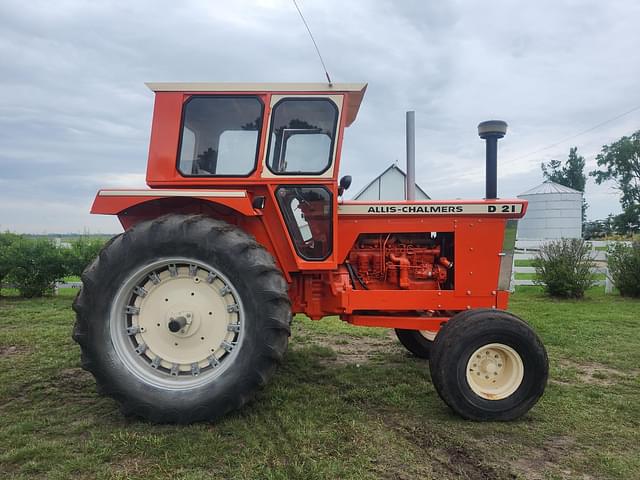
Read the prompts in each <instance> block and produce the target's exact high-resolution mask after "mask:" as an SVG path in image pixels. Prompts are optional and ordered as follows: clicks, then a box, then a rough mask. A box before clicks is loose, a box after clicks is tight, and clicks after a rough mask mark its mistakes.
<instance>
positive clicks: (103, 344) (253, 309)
mask: <svg viewBox="0 0 640 480" xmlns="http://www.w3.org/2000/svg"><path fill="white" fill-rule="evenodd" d="M170 256H174V257H177V256H179V257H185V258H192V259H195V260H200V261H203V262H206V263H208V264H210V265H211V266H213V267H215V268H217V269H218V270H219V271H220V272H222V273H224V274H225V275H226V276H227V278H228V279H229V280H230V281H231V283H232V284H233V286H234V287H235V289H236V290H237V292H238V294H239V295H240V297H241V300H242V303H243V306H244V309H245V312H244V314H245V315H244V325H245V326H244V333H243V336H242V337H241V338H242V340H241V342H242V348H241V349H240V351H238V355H237V356H236V357H235V358H234V360H233V363H232V364H231V365H229V367H228V368H227V369H226V370H224V371H223V372H222V373H221V374H220V375H219V376H218V377H216V378H214V379H212V381H211V382H209V383H206V384H204V385H201V386H198V387H193V388H190V389H181V390H167V389H162V388H157V387H156V386H154V385H151V384H148V383H145V382H143V381H142V380H138V379H137V378H136V377H135V376H134V375H132V374H131V373H130V372H129V371H128V370H127V367H126V366H125V365H124V364H123V363H122V361H121V359H120V358H119V357H118V355H117V353H116V352H115V349H114V346H113V343H112V341H111V336H110V329H109V322H110V307H111V304H112V302H113V300H114V296H115V295H116V293H117V291H118V289H119V288H120V286H121V285H122V284H123V282H124V281H125V280H126V279H127V278H128V276H129V275H131V274H132V272H134V271H136V270H137V269H139V268H141V267H142V266H144V265H148V264H150V263H152V262H153V261H155V260H157V259H158V258H162V257H170ZM82 282H83V286H82V289H81V291H80V292H79V294H78V296H77V297H76V300H75V302H74V304H73V309H74V310H75V311H76V324H75V327H74V331H73V339H74V340H75V341H76V342H78V343H79V344H80V347H81V350H82V367H83V368H84V369H85V370H88V371H89V372H91V373H92V374H93V375H94V377H95V378H96V382H97V385H98V391H99V392H100V393H101V394H105V395H108V396H110V397H113V398H114V399H115V400H117V401H118V403H119V404H120V406H121V409H122V411H123V413H124V414H125V415H127V416H137V417H142V418H145V419H147V420H149V421H152V422H154V423H191V422H197V421H212V420H216V419H218V418H220V417H222V416H223V415H225V414H226V413H228V412H230V411H232V410H236V409H239V408H240V407H242V406H243V405H244V404H246V403H247V402H248V401H249V400H250V399H251V398H252V397H253V396H254V394H255V393H256V391H257V390H258V388H259V387H261V386H264V385H265V384H266V383H267V382H268V381H269V379H270V378H271V377H272V375H273V374H274V371H275V369H276V366H277V364H278V363H279V362H280V361H281V360H282V358H283V355H284V353H285V351H286V349H287V343H288V337H289V335H290V324H291V305H290V300H289V296H288V294H287V290H288V286H287V283H286V281H285V280H284V278H283V277H282V274H281V272H280V270H279V269H278V268H277V267H276V265H275V262H274V260H273V258H272V257H271V255H270V254H269V253H268V252H267V251H266V250H265V249H264V248H263V247H262V246H261V245H260V244H258V243H257V242H256V241H255V240H254V239H253V238H252V237H250V236H249V235H247V234H246V233H244V232H243V231H241V230H240V229H238V228H237V227H234V226H232V225H229V224H227V223H225V222H222V221H218V220H214V219H211V218H209V217H205V216H201V215H173V214H171V215H165V216H163V217H160V218H158V219H155V220H151V221H145V222H142V223H139V224H137V225H135V226H134V227H132V228H131V229H129V230H127V231H126V232H125V233H123V234H121V235H119V236H117V237H115V238H114V239H112V240H111V241H110V242H109V243H108V244H107V245H106V246H105V247H104V249H103V250H102V251H101V252H100V255H99V257H98V258H97V259H96V260H94V262H93V263H92V264H91V265H89V267H87V269H86V270H85V271H84V273H83V274H82Z"/></svg>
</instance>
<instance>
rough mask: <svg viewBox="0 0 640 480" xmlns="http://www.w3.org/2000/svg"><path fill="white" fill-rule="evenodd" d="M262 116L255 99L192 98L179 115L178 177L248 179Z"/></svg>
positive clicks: (256, 149) (260, 103)
mask: <svg viewBox="0 0 640 480" xmlns="http://www.w3.org/2000/svg"><path fill="white" fill-rule="evenodd" d="M262 116H263V106H262V102H261V101H260V100H259V99H258V98H256V97H206V96H200V97H198V96H196V97H191V99H189V100H188V101H187V102H186V104H185V106H184V110H183V115H182V132H181V136H180V152H179V158H178V170H179V171H180V173H182V174H183V175H186V176H192V175H193V176H218V175H220V176H246V175H249V174H250V173H251V172H252V171H253V170H255V167H256V157H257V153H258V145H259V142H260V128H261V126H262Z"/></svg>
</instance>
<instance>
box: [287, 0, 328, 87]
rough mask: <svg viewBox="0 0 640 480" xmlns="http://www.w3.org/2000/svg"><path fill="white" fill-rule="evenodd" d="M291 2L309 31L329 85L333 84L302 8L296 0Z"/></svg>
mask: <svg viewBox="0 0 640 480" xmlns="http://www.w3.org/2000/svg"><path fill="white" fill-rule="evenodd" d="M292 1H293V4H294V5H295V7H296V10H298V13H299V14H300V18H301V19H302V23H304V26H305V27H306V28H307V32H309V37H311V41H312V42H313V46H314V47H316V52H317V53H318V58H319V59H320V63H321V64H322V69H323V70H324V74H325V75H326V76H327V81H328V82H329V86H330V87H331V86H333V83H332V82H331V77H330V76H329V72H327V66H326V65H325V64H324V60H323V59H322V55H321V54H320V49H319V48H318V44H317V43H316V39H315V38H313V33H311V29H310V28H309V25H307V21H306V20H305V19H304V15H302V10H300V7H299V6H298V4H297V3H296V0H292Z"/></svg>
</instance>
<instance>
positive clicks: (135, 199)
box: [91, 189, 261, 217]
mask: <svg viewBox="0 0 640 480" xmlns="http://www.w3.org/2000/svg"><path fill="white" fill-rule="evenodd" d="M189 198H191V199H194V200H197V201H199V202H200V201H204V202H208V203H210V204H212V205H222V206H224V207H227V208H230V209H232V210H235V211H236V212H238V213H240V214H242V215H244V216H249V217H254V216H258V215H261V211H260V210H256V209H254V208H253V206H252V205H251V199H250V198H249V194H248V193H247V191H246V190H223V189H216V190H209V189H126V190H125V189H122V190H100V191H98V194H97V195H96V198H95V200H94V201H93V205H92V206H91V213H97V214H102V215H118V216H122V215H123V214H125V213H126V211H127V210H130V209H131V208H133V207H137V206H140V205H142V204H147V203H150V202H154V201H157V200H163V199H176V200H177V199H182V200H183V201H184V200H186V199H189ZM165 213H167V212H165Z"/></svg>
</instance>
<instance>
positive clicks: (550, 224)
mask: <svg viewBox="0 0 640 480" xmlns="http://www.w3.org/2000/svg"><path fill="white" fill-rule="evenodd" d="M582 195H583V194H582V192H579V191H578V190H574V189H572V188H569V187H565V186H564V185H560V184H558V183H555V182H552V181H549V180H547V181H546V182H543V183H541V184H540V185H538V186H537V187H534V188H532V189H531V190H527V191H526V192H524V193H521V194H520V195H518V198H522V199H523V200H528V201H529V208H528V209H527V214H526V215H525V216H524V218H523V219H522V220H520V222H519V224H518V240H546V239H556V238H580V237H581V236H582Z"/></svg>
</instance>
